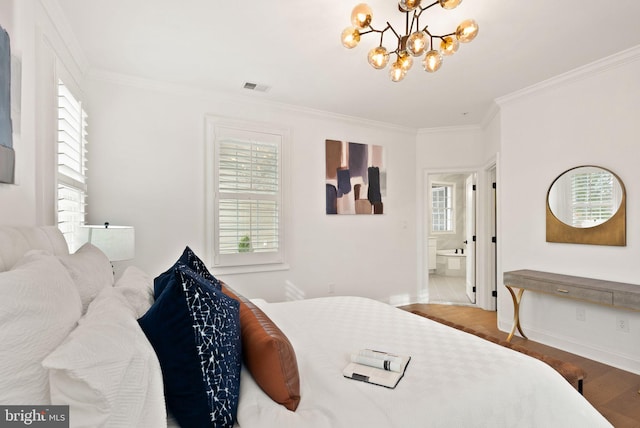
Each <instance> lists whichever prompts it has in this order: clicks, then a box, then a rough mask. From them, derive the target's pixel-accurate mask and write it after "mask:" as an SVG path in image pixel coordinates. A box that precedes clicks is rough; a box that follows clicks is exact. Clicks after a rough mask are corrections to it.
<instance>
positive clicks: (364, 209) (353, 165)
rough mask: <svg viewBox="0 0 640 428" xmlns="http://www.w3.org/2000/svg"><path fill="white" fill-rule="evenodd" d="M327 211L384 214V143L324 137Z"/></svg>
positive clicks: (332, 212)
mask: <svg viewBox="0 0 640 428" xmlns="http://www.w3.org/2000/svg"><path fill="white" fill-rule="evenodd" d="M325 155H326V177H325V186H326V213H327V214H383V213H384V201H383V198H384V197H385V196H386V193H387V188H386V187H387V186H386V184H387V171H386V169H385V163H384V147H382V146H376V145H371V144H360V143H349V142H344V141H336V140H325Z"/></svg>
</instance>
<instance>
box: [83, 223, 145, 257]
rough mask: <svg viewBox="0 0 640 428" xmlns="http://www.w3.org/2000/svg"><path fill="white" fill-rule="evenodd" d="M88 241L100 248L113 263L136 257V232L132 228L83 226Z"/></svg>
mask: <svg viewBox="0 0 640 428" xmlns="http://www.w3.org/2000/svg"><path fill="white" fill-rule="evenodd" d="M82 229H83V232H85V233H86V236H87V239H86V241H87V242H89V243H91V244H92V245H95V246H96V247H98V248H99V249H100V250H101V251H102V252H103V253H104V254H105V255H106V256H107V257H108V258H109V260H110V261H112V262H117V261H120V260H130V259H132V258H134V257H135V230H134V228H133V227H131V226H111V225H108V224H107V225H103V226H82Z"/></svg>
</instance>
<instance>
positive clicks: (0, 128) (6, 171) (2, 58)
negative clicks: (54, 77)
mask: <svg viewBox="0 0 640 428" xmlns="http://www.w3.org/2000/svg"><path fill="white" fill-rule="evenodd" d="M14 168H15V152H14V151H13V129H12V126H11V48H10V43H9V34H7V32H6V31H5V30H4V28H2V27H0V183H13V182H14Z"/></svg>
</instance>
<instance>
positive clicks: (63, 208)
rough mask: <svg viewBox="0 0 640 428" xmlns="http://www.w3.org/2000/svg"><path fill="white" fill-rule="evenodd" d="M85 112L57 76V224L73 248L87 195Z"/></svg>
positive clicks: (75, 243)
mask: <svg viewBox="0 0 640 428" xmlns="http://www.w3.org/2000/svg"><path fill="white" fill-rule="evenodd" d="M86 127H87V114H86V113H85V111H84V110H83V108H82V104H81V103H80V101H78V100H77V99H76V98H75V97H74V96H73V94H72V93H71V92H70V91H69V89H68V88H67V87H66V86H65V84H64V83H63V82H62V81H61V80H58V175H57V179H58V197H57V204H58V210H57V211H58V228H59V229H60V230H61V231H62V233H63V234H64V237H65V239H66V240H67V244H68V245H69V249H70V250H71V251H75V250H76V249H77V248H78V246H79V243H78V242H76V241H75V240H76V238H77V232H78V230H79V227H80V226H82V225H83V224H84V219H85V205H86V197H87V180H86V172H87V168H86V153H87V152H86V145H87V131H86Z"/></svg>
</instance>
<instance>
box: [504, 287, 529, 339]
mask: <svg viewBox="0 0 640 428" xmlns="http://www.w3.org/2000/svg"><path fill="white" fill-rule="evenodd" d="M505 287H507V290H509V294H511V300H513V326H512V327H511V333H509V336H508V337H507V342H511V338H512V337H513V334H514V333H515V332H516V328H517V329H518V331H519V332H520V334H521V335H522V337H524V338H525V339H526V338H527V336H525V334H524V332H523V331H522V327H521V326H520V301H521V300H522V293H524V288H520V289H519V290H518V294H517V295H516V294H515V293H514V292H513V289H512V288H511V286H509V285H505Z"/></svg>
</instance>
